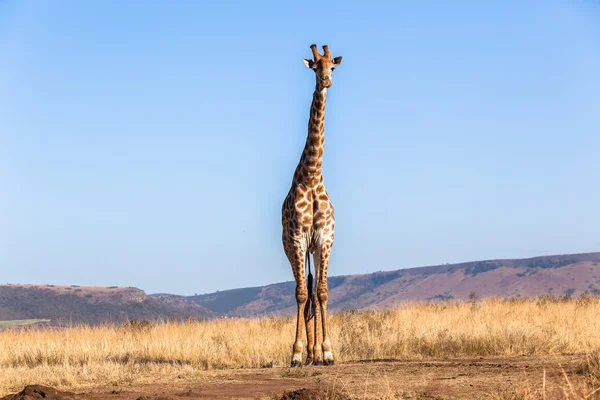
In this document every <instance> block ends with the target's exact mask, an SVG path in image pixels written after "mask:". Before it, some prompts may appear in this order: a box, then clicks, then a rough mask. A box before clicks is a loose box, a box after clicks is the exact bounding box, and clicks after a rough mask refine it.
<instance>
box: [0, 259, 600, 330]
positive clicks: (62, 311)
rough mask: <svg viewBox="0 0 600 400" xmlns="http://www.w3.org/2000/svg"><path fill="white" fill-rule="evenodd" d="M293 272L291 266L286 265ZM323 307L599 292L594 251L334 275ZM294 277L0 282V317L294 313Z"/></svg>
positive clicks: (63, 319) (57, 320) (98, 319)
mask: <svg viewBox="0 0 600 400" xmlns="http://www.w3.org/2000/svg"><path fill="white" fill-rule="evenodd" d="M290 274H291V272H290ZM328 282H329V308H330V309H332V310H342V309H375V308H387V307H392V306H395V305H398V304H402V303H403V302H408V301H441V300H452V299H457V300H459V299H466V298H467V297H468V296H469V294H470V293H471V292H475V293H476V295H477V296H478V297H488V296H503V297H519V296H522V297H525V296H537V295H541V294H555V295H561V296H562V295H564V294H565V293H569V294H572V295H578V294H581V293H583V292H584V291H586V290H587V291H588V292H589V293H590V294H592V295H599V294H600V253H587V254H571V255H556V256H544V257H535V258H528V259H520V260H488V261H475V262H467V263H461V264H444V265H436V266H430V267H421V268H410V269H401V270H397V271H385V272H376V273H372V274H364V275H348V276H332V277H329V279H328ZM294 292H295V282H292V281H290V282H283V283H276V284H272V285H267V286H261V287H252V288H241V289H234V290H225V291H221V292H216V293H210V294H203V295H199V296H190V297H185V296H178V295H172V294H165V293H161V294H153V295H147V294H146V293H144V292H143V291H142V290H140V289H136V288H118V287H92V286H82V287H78V286H53V285H0V321H1V320H5V321H6V320H24V319H51V320H52V322H51V323H52V324H61V323H68V322H69V321H73V322H84V323H93V324H95V323H102V322H122V321H126V320H129V319H137V320H141V319H156V318H164V319H172V318H174V319H183V318H186V317H188V316H189V317H192V318H211V317H220V316H254V315H269V314H284V315H293V314H294V313H295V309H296V301H295V298H294Z"/></svg>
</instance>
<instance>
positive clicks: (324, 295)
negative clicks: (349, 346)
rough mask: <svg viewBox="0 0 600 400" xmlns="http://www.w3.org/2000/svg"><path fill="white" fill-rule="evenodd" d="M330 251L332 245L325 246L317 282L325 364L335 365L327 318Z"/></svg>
mask: <svg viewBox="0 0 600 400" xmlns="http://www.w3.org/2000/svg"><path fill="white" fill-rule="evenodd" d="M330 251H331V244H326V245H324V247H323V251H322V255H321V264H320V268H319V274H318V281H317V298H318V300H319V304H320V306H321V319H322V325H323V343H322V345H321V348H322V349H323V364H325V365H333V364H334V360H333V348H332V345H331V339H330V338H329V318H328V316H327V300H328V299H329V288H328V286H327V267H328V264H329V254H330Z"/></svg>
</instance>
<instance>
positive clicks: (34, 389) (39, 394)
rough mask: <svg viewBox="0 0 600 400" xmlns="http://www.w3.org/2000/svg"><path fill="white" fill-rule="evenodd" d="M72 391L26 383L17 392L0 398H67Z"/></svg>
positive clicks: (10, 399) (30, 399) (46, 399)
mask: <svg viewBox="0 0 600 400" xmlns="http://www.w3.org/2000/svg"><path fill="white" fill-rule="evenodd" d="M73 396H74V394H73V393H69V392H61V391H59V390H56V389H54V388H51V387H48V386H40V385H28V386H25V389H23V390H21V391H20V392H19V393H15V394H13V395H8V396H6V397H3V398H2V399H1V400H38V399H44V400H67V399H72V398H73Z"/></svg>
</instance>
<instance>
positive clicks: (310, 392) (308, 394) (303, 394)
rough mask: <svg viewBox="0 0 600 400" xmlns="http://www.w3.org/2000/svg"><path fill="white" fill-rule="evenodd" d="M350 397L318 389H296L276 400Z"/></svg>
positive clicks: (317, 399)
mask: <svg viewBox="0 0 600 400" xmlns="http://www.w3.org/2000/svg"><path fill="white" fill-rule="evenodd" d="M350 399H351V397H349V396H348V395H346V394H344V393H340V392H327V391H323V390H318V389H309V388H304V389H298V390H292V391H289V392H285V393H284V394H282V395H281V397H279V398H277V400H350Z"/></svg>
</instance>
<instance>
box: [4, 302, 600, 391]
mask: <svg viewBox="0 0 600 400" xmlns="http://www.w3.org/2000/svg"><path fill="white" fill-rule="evenodd" d="M331 334H332V341H333V343H334V356H335V357H336V366H334V367H303V368H300V369H290V368H288V365H289V362H290V355H291V354H290V349H291V344H292V341H293V338H294V319H293V318H280V317H277V318H275V317H272V318H268V317H265V318H255V319H215V320H209V321H185V322H147V321H143V322H135V321H132V322H130V323H128V324H124V325H103V326H84V325H82V326H71V327H67V328H48V327H41V328H20V329H16V330H3V331H0V396H3V395H7V394H8V393H12V392H16V391H19V390H21V389H22V388H23V387H24V386H25V385H27V384H34V383H35V384H43V385H48V386H53V387H56V388H58V389H61V390H69V391H73V392H88V393H97V394H96V396H100V394H101V393H112V398H119V394H121V393H122V395H123V396H126V394H127V393H134V394H135V393H138V394H139V393H146V392H147V391H148V390H150V391H154V392H161V393H163V392H164V393H167V394H168V393H171V394H170V396H171V397H172V396H176V395H175V394H174V393H176V392H177V393H184V392H185V391H186V390H187V391H188V392H189V393H196V394H197V396H196V397H199V398H227V397H219V396H225V395H228V394H231V393H237V392H236V391H239V392H240V393H242V394H244V395H245V396H250V397H246V398H256V397H258V398H261V397H262V398H303V397H301V395H297V396H296V395H290V394H288V395H284V397H281V396H282V395H283V393H284V392H285V391H286V390H299V389H303V388H304V389H306V390H309V389H310V390H318V391H316V392H314V393H319V394H318V396H317V395H316V394H314V393H313V394H314V395H313V396H312V397H311V396H308V397H305V398H317V397H318V398H446V397H445V396H449V397H452V398H498V399H508V398H514V399H521V398H522V399H529V398H532V399H533V398H584V396H585V395H589V394H590V393H592V392H593V391H594V390H595V389H596V387H600V386H597V385H598V380H599V379H600V366H599V363H598V357H597V349H600V299H599V298H592V297H589V296H587V295H584V296H580V297H578V298H570V297H568V296H566V297H560V298H557V297H541V298H530V299H485V300H481V301H477V300H475V299H472V301H470V302H442V303H414V304H405V305H402V306H400V307H398V308H395V309H392V310H386V311H360V312H356V311H350V312H340V313H337V314H334V315H332V317H331ZM261 382H263V383H264V387H263V389H264V390H263V391H261V384H260V383H261ZM216 383H218V384H219V385H221V386H219V387H220V388H226V387H227V385H230V387H229V389H219V390H221V391H219V390H217V389H215V390H216V392H214V393H213V392H211V390H212V389H211V388H212V387H213V386H214V387H216V386H215V384H216ZM211 385H212V386H211ZM223 385H225V386H223ZM236 385H237V386H236ZM469 385H470V386H469ZM169 388H171V389H169ZM169 390H171V392H169ZM223 390H225V392H223ZM178 391H179V392H178ZM188 392H185V393H188ZM99 393H100V394H99ZM210 393H213V394H212V395H211V394H210ZM219 393H220V394H219ZM311 393H312V392H311ZM596 393H598V392H596ZM89 396H91V394H90V395H88V397H89ZM190 396H191V395H190ZM202 396H208V397H202ZM273 396H275V397H273ZM285 396H288V397H285ZM289 396H292V397H289ZM294 396H296V397H294ZM315 396H316V397H315ZM553 396H558V397H553ZM591 396H594V394H592V395H591ZM191 397H194V396H191ZM239 397H244V396H241V395H240V396H239ZM95 398H103V397H95ZM121 398H128V397H121ZM132 398H133V397H132Z"/></svg>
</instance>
